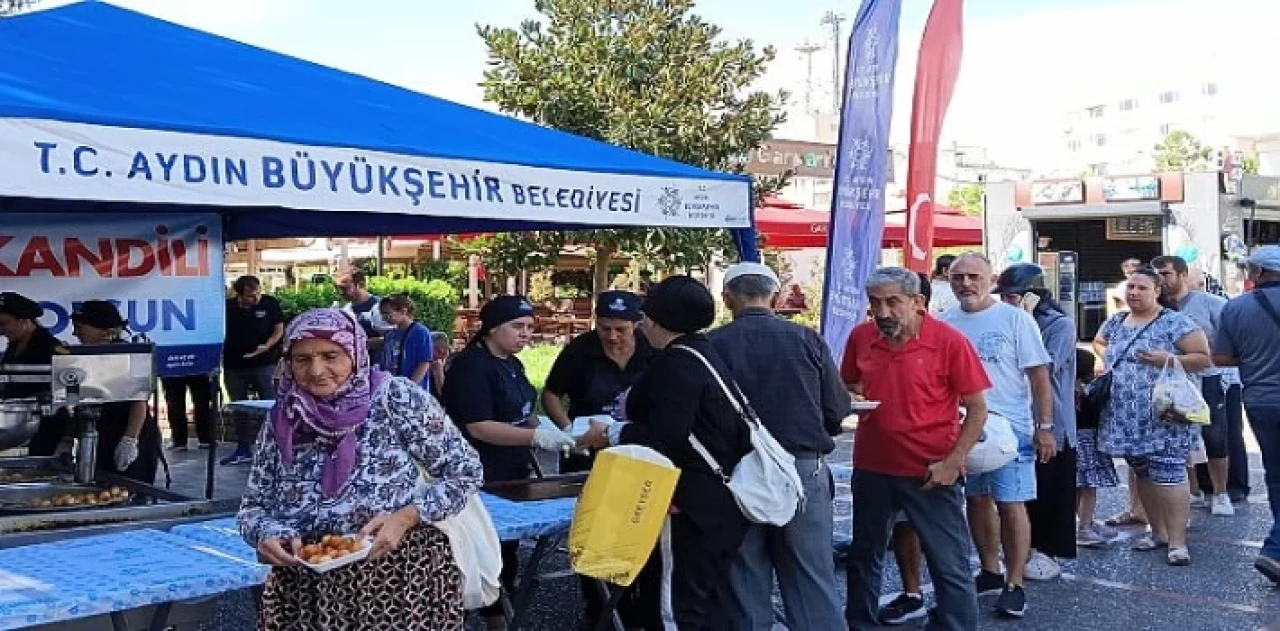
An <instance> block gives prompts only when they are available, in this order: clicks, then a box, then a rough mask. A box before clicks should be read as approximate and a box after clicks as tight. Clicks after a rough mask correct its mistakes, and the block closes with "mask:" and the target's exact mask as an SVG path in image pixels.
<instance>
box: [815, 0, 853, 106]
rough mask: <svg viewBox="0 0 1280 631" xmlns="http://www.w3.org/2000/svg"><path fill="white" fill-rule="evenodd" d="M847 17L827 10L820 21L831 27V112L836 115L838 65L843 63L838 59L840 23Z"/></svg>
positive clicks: (838, 86)
mask: <svg viewBox="0 0 1280 631" xmlns="http://www.w3.org/2000/svg"><path fill="white" fill-rule="evenodd" d="M847 19H848V18H846V17H845V15H844V14H843V13H836V12H835V11H827V12H826V13H825V14H823V16H822V22H820V23H821V24H822V25H823V26H830V27H831V113H832V114H837V115H838V114H839V113H840V96H841V89H840V83H841V82H840V67H841V66H842V65H843V63H842V60H841V59H840V25H841V24H843V23H844V22H845V21H846V20H847Z"/></svg>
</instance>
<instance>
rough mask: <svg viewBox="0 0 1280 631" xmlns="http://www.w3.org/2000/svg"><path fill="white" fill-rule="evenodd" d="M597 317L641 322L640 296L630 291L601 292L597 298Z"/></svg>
mask: <svg viewBox="0 0 1280 631" xmlns="http://www.w3.org/2000/svg"><path fill="white" fill-rule="evenodd" d="M596 317H597V318H612V319H614V320H627V321H628V322H639V321H640V319H641V313H640V296H637V295H635V294H633V293H631V292H629V291H605V292H600V296H599V297H597V298H596Z"/></svg>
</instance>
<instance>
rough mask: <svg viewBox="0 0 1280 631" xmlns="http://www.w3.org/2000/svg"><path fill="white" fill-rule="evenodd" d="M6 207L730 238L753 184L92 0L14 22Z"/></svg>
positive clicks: (386, 227) (0, 159) (7, 46)
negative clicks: (723, 232)
mask: <svg viewBox="0 0 1280 631" xmlns="http://www.w3.org/2000/svg"><path fill="white" fill-rule="evenodd" d="M0 56H2V57H0V58H3V59H4V60H5V63H4V65H3V68H0V168H2V169H3V172H4V173H5V176H4V178H2V179H0V211H3V212H6V213H27V212H85V211H100V210H108V211H111V212H174V211H182V212H216V213H218V214H219V215H221V216H223V218H224V226H225V234H226V237H227V238H228V239H250V238H271V237H287V236H315V237H325V236H373V235H398V234H423V233H435V234H439V233H457V232H481V231H487V232H501V231H518V230H535V229H537V230H563V229H574V228H601V227H624V226H673V227H674V226H682V227H696V228H728V229H731V230H733V231H734V233H735V240H736V241H737V243H738V246H739V249H740V252H739V253H740V255H742V256H743V257H744V258H747V259H755V258H756V257H757V253H756V251H755V238H754V229H753V228H752V212H751V211H752V207H753V204H752V202H751V187H750V180H749V178H746V177H743V176H739V175H731V174H725V173H716V172H711V171H706V170H702V169H698V168H694V167H691V166H688V165H684V164H680V163H677V162H673V161H670V160H665V159H661V158H656V157H653V156H650V155H647V154H643V153H639V152H635V151H630V150H627V149H622V148H619V147H616V146H613V145H609V144H606V143H602V142H597V141H594V140H590V139H586V138H582V137H578V136H574V135H571V134H566V133H562V132H557V131H554V130H551V129H547V128H544V127H540V126H538V125H534V124H530V123H526V122H523V121H519V120H516V119H513V118H510V117H506V116H502V115H498V114H493V113H490V112H485V111H483V110H478V109H474V108H470V107H466V106H463V105H458V104H456V103H452V102H449V101H446V100H443V99H438V98H434V97H431V96H427V95H424V94H420V93H416V92H412V91H410V90H406V89H403V88H399V87H396V86H393V85H389V84H386V83H382V82H379V81H375V80H372V79H369V78H366V77H362V76H358V75H354V74H350V73H346V72H342V71H338V70H335V69H332V68H328V67H324V66H321V65H318V64H314V63H310V62H307V61H303V60H301V59H297V58H294V57H289V56H286V55H282V54H279V53H275V52H272V51H268V50H264V49H261V48H256V47H253V46H249V45H246V44H243V43H240V42H236V41H233V40H230V39H226V38H223V37H219V36H215V35H212V34H209V33H205V32H202V31H198V30H194V29H190V28H186V27H183V26H179V25H176V24H172V23H169V22H166V21H163V20H159V19H156V18H153V17H150V16H147V15H144V14H140V13H136V12H133V11H130V10H127V9H123V8H120V7H116V6H113V5H110V4H107V3H104V2H81V3H77V4H71V5H67V6H64V7H60V8H55V9H49V10H45V11H38V12H34V13H30V14H26V15H20V16H17V17H12V18H8V19H4V20H0Z"/></svg>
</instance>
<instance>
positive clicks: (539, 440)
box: [531, 423, 578, 452]
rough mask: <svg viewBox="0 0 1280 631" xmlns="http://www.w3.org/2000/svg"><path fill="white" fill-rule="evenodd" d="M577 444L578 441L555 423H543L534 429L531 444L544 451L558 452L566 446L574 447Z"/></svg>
mask: <svg viewBox="0 0 1280 631" xmlns="http://www.w3.org/2000/svg"><path fill="white" fill-rule="evenodd" d="M577 444H578V443H577V441H575V440H574V439H573V437H572V436H570V435H568V434H566V433H564V431H562V430H561V429H560V428H559V427H556V426H555V425H554V424H553V423H543V424H541V425H539V426H538V427H537V428H535V429H534V430H533V443H532V444H531V445H532V446H533V447H537V448H538V449H542V450H544V451H556V452H558V451H560V450H562V449H564V448H566V447H568V448H571V449H572V448H573V447H576V446H577Z"/></svg>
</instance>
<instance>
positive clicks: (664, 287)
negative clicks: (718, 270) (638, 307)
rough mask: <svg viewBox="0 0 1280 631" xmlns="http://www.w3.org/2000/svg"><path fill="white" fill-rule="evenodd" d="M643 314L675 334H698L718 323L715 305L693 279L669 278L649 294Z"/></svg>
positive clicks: (703, 286)
mask: <svg viewBox="0 0 1280 631" xmlns="http://www.w3.org/2000/svg"><path fill="white" fill-rule="evenodd" d="M644 314H645V315H646V316H649V319H650V320H653V321H654V322H656V323H657V324H658V326H661V327H662V328H664V329H666V330H668V331H671V332H672V333H683V334H688V333H697V332H698V331H701V330H703V329H705V328H707V327H709V326H711V324H712V323H713V322H715V321H716V301H715V298H712V297H711V291H710V290H708V289H707V287H706V286H705V285H703V284H702V283H700V282H698V281H697V280H695V279H694V278H693V277H691V276H669V277H667V278H665V279H663V280H662V282H660V283H658V284H657V285H654V286H653V287H652V288H651V289H650V290H649V295H648V297H646V298H645V301H644Z"/></svg>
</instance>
